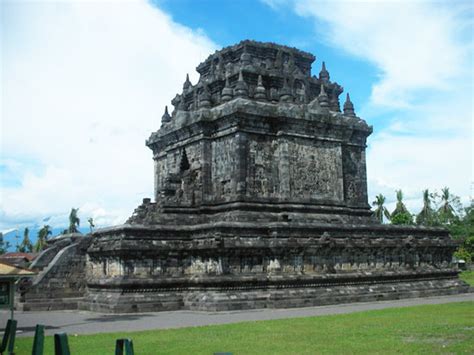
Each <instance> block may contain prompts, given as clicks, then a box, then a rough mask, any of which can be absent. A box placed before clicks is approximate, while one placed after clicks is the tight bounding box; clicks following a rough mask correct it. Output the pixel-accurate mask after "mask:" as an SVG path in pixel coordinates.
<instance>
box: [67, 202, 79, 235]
mask: <svg viewBox="0 0 474 355" xmlns="http://www.w3.org/2000/svg"><path fill="white" fill-rule="evenodd" d="M78 211H79V208H71V212H70V213H69V229H68V232H69V233H79V229H78V227H79V224H80V222H81V220H80V219H79V217H78V216H77V212H78Z"/></svg>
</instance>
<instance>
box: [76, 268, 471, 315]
mask: <svg viewBox="0 0 474 355" xmlns="http://www.w3.org/2000/svg"><path fill="white" fill-rule="evenodd" d="M469 291H470V287H469V285H468V284H466V283H465V282H463V281H462V280H460V279H458V278H457V277H446V278H439V279H436V278H431V279H430V278H426V279H419V280H416V279H415V280H379V281H378V282H376V281H375V280H373V281H369V280H364V281H362V282H361V283H357V282H350V283H336V282H335V283H333V284H331V283H330V282H329V283H328V282H325V283H320V284H319V285H313V286H304V287H298V286H297V285H284V286H267V287H261V288H253V289H252V288H250V289H246V290H242V289H239V288H236V289H232V288H231V289H227V290H226V289H215V288H209V289H207V290H206V289H198V290H179V289H176V290H168V291H163V290H161V291H153V290H149V291H148V292H147V291H144V290H141V291H138V290H137V291H136V292H133V291H130V290H120V289H115V290H101V289H89V293H88V295H87V296H86V297H85V299H84V301H83V302H81V303H80V309H84V310H91V311H96V312H106V313H133V312H153V311H155V312H156V311H173V310H192V311H208V312H214V311H235V310H245V309H261V308H295V307H312V306H324V305H331V304H342V303H353V302H371V301H384V300H397V299H403V298H418V297H430V296H442V295H454V294H460V293H467V292H469Z"/></svg>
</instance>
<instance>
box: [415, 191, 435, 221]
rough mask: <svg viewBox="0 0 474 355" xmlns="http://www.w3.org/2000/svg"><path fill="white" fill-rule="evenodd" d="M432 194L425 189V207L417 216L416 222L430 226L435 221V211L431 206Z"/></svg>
mask: <svg viewBox="0 0 474 355" xmlns="http://www.w3.org/2000/svg"><path fill="white" fill-rule="evenodd" d="M431 198H432V195H431V194H430V192H429V191H428V189H426V190H423V208H422V209H421V211H420V213H418V215H417V216H416V224H421V225H425V226H430V225H433V224H434V223H435V211H434V210H433V208H432V207H431Z"/></svg>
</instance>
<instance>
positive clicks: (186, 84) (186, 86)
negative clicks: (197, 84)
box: [183, 74, 193, 91]
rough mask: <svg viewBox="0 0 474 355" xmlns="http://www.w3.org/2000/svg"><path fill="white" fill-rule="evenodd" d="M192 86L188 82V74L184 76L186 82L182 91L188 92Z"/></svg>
mask: <svg viewBox="0 0 474 355" xmlns="http://www.w3.org/2000/svg"><path fill="white" fill-rule="evenodd" d="M191 86H193V84H191V81H189V74H186V81H185V82H184V84H183V90H185V91H186V90H188V89H189V88H190V87H191Z"/></svg>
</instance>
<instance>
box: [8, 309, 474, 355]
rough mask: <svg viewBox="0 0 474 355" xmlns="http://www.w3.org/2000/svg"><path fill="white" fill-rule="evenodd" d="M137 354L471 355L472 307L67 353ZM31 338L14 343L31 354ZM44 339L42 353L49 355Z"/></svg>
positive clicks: (242, 326) (146, 338)
mask: <svg viewBox="0 0 474 355" xmlns="http://www.w3.org/2000/svg"><path fill="white" fill-rule="evenodd" d="M121 337H129V338H131V339H133V342H134V347H135V353H136V354H138V355H140V354H193V355H194V354H213V353H214V352H218V351H221V352H223V351H227V352H232V353H234V354H314V353H322V354H324V353H338V354H341V353H344V354H348V353H349V354H354V353H356V354H357V353H359V354H366V353H372V354H387V353H390V354H392V353H404V354H405V353H409V354H410V353H411V354H420V353H437V354H443V353H455V354H473V353H474V302H459V303H450V304H443V305H425V306H417V307H407V308H392V309H385V310H378V311H368V312H360V313H352V314H344V315H334V316H323V317H308V318H295V319H283V320H273V321H259V322H246V323H237V324H227V325H219V326H206V327H192V328H181V329H169V330H153V331H145V332H128V333H112V334H95V335H77V336H74V335H73V334H70V335H69V344H70V348H71V353H72V354H73V355H76V354H86V355H93V354H100V355H104V354H113V353H114V344H115V339H117V338H121ZM32 342H33V340H32V338H18V339H17V344H16V345H17V354H30V353H31V345H32ZM52 349H53V340H52V338H51V337H47V339H46V342H45V354H53V350H52Z"/></svg>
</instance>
